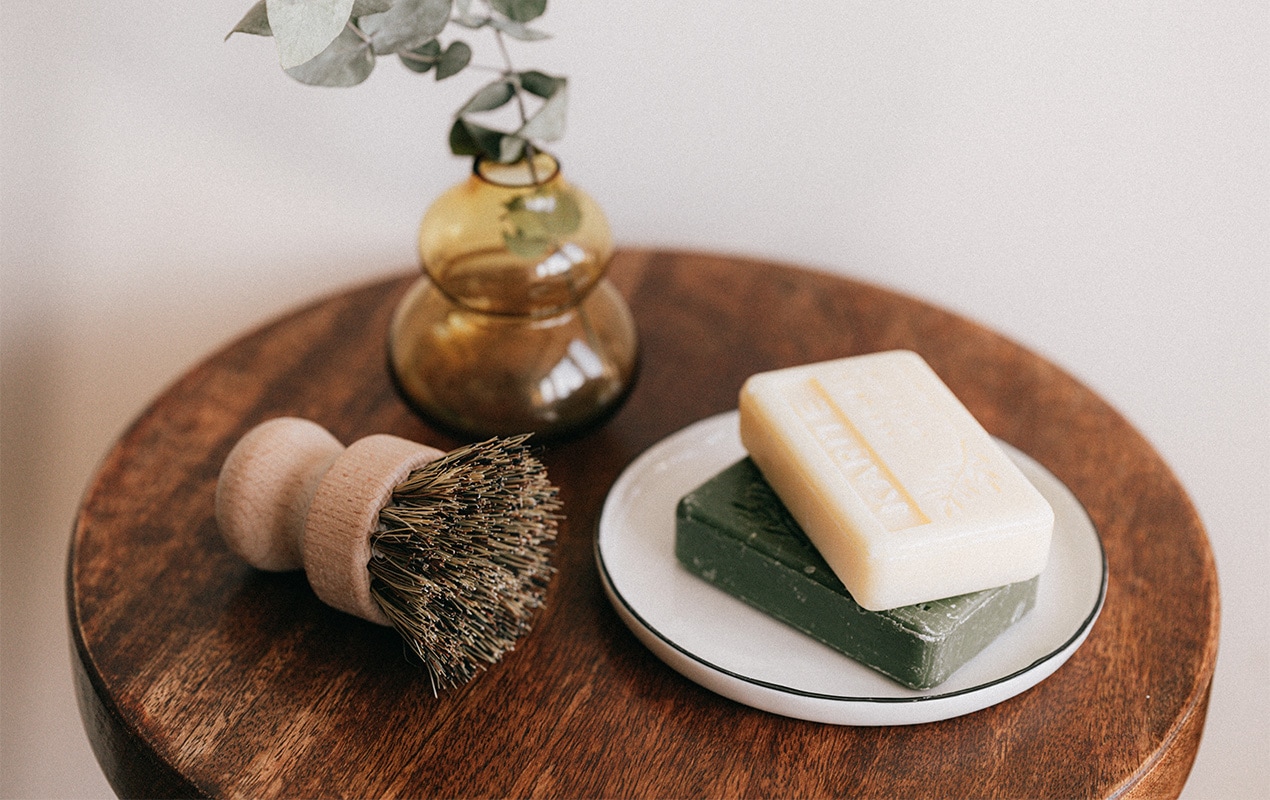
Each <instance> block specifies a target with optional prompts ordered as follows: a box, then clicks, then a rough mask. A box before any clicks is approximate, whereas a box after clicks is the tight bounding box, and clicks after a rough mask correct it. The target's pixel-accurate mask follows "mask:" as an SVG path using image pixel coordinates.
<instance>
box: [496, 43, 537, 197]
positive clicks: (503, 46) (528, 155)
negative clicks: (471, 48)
mask: <svg viewBox="0 0 1270 800" xmlns="http://www.w3.org/2000/svg"><path fill="white" fill-rule="evenodd" d="M494 41H496V42H497V43H498V50H499V52H500V53H502V54H503V63H504V64H506V65H507V69H506V71H505V72H504V73H503V74H504V75H505V76H506V77H507V79H508V80H509V81H511V84H512V94H513V96H514V97H515V98H516V110H517V112H519V114H520V124H521V127H524V126H525V125H526V124H528V123H529V110H528V109H526V108H525V97H524V94H523V92H524V89H522V88H521V85H520V76H519V75H518V74H517V73H516V68H515V67H514V66H513V65H512V57H511V53H510V52H508V50H507V41H506V40H505V39H504V38H503V32H502V31H500V30H495V31H494ZM536 150H537V149H536V148H535V147H534V145H533V142H530V141H528V140H526V141H525V164H527V165H528V167H529V179H530V180H531V181H533V183H534V186H541V185H542V181H541V180H539V178H538V168H537V167H536V166H535V165H534V155H535V154H536Z"/></svg>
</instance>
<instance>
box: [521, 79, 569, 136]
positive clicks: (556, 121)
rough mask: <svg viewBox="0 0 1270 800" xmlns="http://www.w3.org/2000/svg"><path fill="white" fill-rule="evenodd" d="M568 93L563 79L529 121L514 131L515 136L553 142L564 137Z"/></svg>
mask: <svg viewBox="0 0 1270 800" xmlns="http://www.w3.org/2000/svg"><path fill="white" fill-rule="evenodd" d="M568 97H569V93H568V91H567V90H566V84H565V81H564V80H563V79H561V80H559V82H558V83H557V84H556V88H555V91H553V92H552V93H551V96H550V97H548V98H547V99H546V101H545V102H543V104H542V105H541V106H539V107H538V110H537V111H536V112H534V115H533V116H532V117H530V118H529V121H528V122H526V123H525V124H524V125H522V126H521V128H520V130H518V131H516V135H517V136H521V137H523V138H525V139H530V140H540V141H544V142H554V141H557V140H559V139H560V137H562V136H564V125H565V117H566V110H567V108H568Z"/></svg>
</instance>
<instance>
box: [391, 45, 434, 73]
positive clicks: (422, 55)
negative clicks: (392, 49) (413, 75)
mask: <svg viewBox="0 0 1270 800" xmlns="http://www.w3.org/2000/svg"><path fill="white" fill-rule="evenodd" d="M397 57H398V58H400V59H401V63H402V64H405V65H406V68H407V69H411V70H414V71H415V72H427V71H428V70H430V69H432V68H433V67H434V66H436V65H437V62H438V61H439V60H440V59H441V43H440V42H438V41H437V40H436V39H433V40H431V41H428V42H424V43H423V45H422V46H420V47H416V48H415V49H413V50H401V51H399V52H398V53H397Z"/></svg>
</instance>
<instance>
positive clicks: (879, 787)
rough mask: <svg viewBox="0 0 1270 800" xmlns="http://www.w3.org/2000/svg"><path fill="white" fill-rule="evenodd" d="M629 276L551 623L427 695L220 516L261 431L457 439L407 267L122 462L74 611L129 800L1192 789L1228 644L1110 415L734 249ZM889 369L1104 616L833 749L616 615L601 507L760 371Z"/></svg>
mask: <svg viewBox="0 0 1270 800" xmlns="http://www.w3.org/2000/svg"><path fill="white" fill-rule="evenodd" d="M611 276H612V278H613V280H614V281H615V282H616V283H617V284H618V286H619V288H620V289H621V290H622V291H623V292H624V293H625V295H626V296H627V298H628V299H629V300H630V303H631V306H632V309H633V311H634V314H635V316H636V319H637V321H638V324H639V330H640V336H641V343H642V369H641V374H640V377H639V380H638V383H637V385H636V387H635V390H634V391H633V392H632V394H631V395H630V398H629V400H628V401H627V403H626V404H625V406H624V407H623V408H622V409H621V410H620V411H619V412H618V413H617V414H616V416H614V417H613V418H612V419H611V420H610V421H609V422H608V423H607V424H606V425H604V426H603V427H601V428H599V429H598V430H595V431H593V432H591V433H590V434H588V435H586V436H584V437H581V438H577V439H574V440H572V441H568V442H562V443H555V444H550V445H548V446H547V447H546V449H545V452H544V454H543V458H544V460H545V462H546V463H547V466H548V469H549V470H550V474H551V476H552V479H553V480H554V481H555V482H556V483H557V484H559V485H560V487H561V496H562V499H563V502H564V504H565V509H566V513H567V519H566V521H565V522H564V523H563V525H562V528H561V530H560V538H559V543H558V546H557V550H556V554H555V565H556V566H557V568H558V570H559V572H558V574H557V576H556V577H555V579H554V581H553V583H552V585H551V588H550V591H549V595H548V602H547V606H546V607H545V609H544V610H543V611H542V612H541V613H540V616H539V617H538V619H537V621H536V624H535V627H534V630H533V632H532V633H531V634H530V635H529V636H528V637H527V638H526V639H524V640H523V641H522V642H521V644H520V645H519V646H518V647H517V649H516V650H515V651H514V652H513V653H511V654H509V656H508V657H507V658H505V659H504V660H503V661H502V662H501V663H500V664H498V665H496V666H494V667H493V668H491V669H490V670H489V671H487V672H485V673H483V674H482V675H480V676H479V677H478V678H477V679H476V680H474V681H473V682H471V683H469V684H467V685H466V686H464V687H462V688H460V689H458V690H454V691H451V692H448V693H445V694H442V695H441V696H440V697H434V696H433V695H432V692H431V691H430V689H429V686H428V682H427V679H426V677H425V676H424V675H423V673H422V672H420V671H419V670H418V668H417V667H415V666H413V665H411V664H410V663H409V662H408V661H407V659H406V658H405V657H404V656H403V654H402V645H401V642H400V640H399V639H397V637H396V634H394V633H393V632H392V631H391V630H389V629H386V628H379V627H376V626H374V625H371V624H369V623H363V622H361V621H359V620H357V619H354V618H352V617H348V616H345V615H343V614H341V613H339V612H337V611H334V610H331V609H329V608H327V607H325V606H323V605H322V604H321V603H320V602H319V601H318V600H317V599H316V598H315V597H314V595H313V593H312V592H311V590H310V589H309V588H308V585H307V583H306V581H305V579H304V577H303V576H302V575H300V574H296V573H287V574H280V575H279V574H266V573H262V572H258V571H255V570H253V569H251V568H250V567H248V566H247V565H245V564H244V563H243V562H242V561H240V560H239V559H237V558H236V557H235V556H234V555H232V554H231V553H230V552H229V551H228V550H227V549H226V547H225V546H224V544H222V542H221V539H220V537H219V535H218V533H217V529H216V523H215V521H214V519H213V513H212V498H213V490H214V486H215V482H216V477H217V472H218V470H219V468H220V465H221V463H222V461H223V460H224V458H225V456H226V454H227V453H228V451H229V448H230V447H231V446H232V445H233V444H234V442H235V441H237V439H238V438H239V437H240V436H241V435H242V434H243V433H244V432H246V431H247V429H248V428H250V427H251V426H253V425H255V424H256V423H258V422H261V421H263V420H265V419H268V418H270V417H274V416H280V415H296V416H302V417H308V418H311V419H314V420H316V421H317V422H319V423H321V424H322V425H324V426H326V427H327V428H329V429H330V430H331V431H332V432H333V433H334V434H335V435H336V436H337V437H339V438H340V439H341V440H342V441H344V442H346V443H347V442H351V441H353V440H355V439H357V438H360V437H361V436H364V435H367V434H370V433H377V432H389V433H394V434H397V435H399V436H404V437H406V438H410V439H414V440H417V441H422V442H426V443H429V444H433V445H435V446H438V447H441V448H442V449H446V448H449V447H453V446H455V445H456V444H457V442H455V441H453V440H452V439H449V438H447V437H446V436H444V435H442V434H441V433H439V432H437V431H434V430H432V429H430V428H429V427H428V426H427V425H425V423H423V422H422V421H421V420H420V419H419V418H417V417H416V416H414V415H413V414H412V413H411V412H410V410H409V409H408V408H407V407H406V405H405V404H404V403H403V402H402V401H401V400H400V399H399V397H398V396H397V394H396V392H395V391H394V389H393V386H392V383H391V381H390V379H389V376H388V374H387V371H386V368H385V331H386V328H387V324H388V319H389V315H390V314H391V311H392V309H393V306H394V304H395V303H396V300H397V298H398V297H400V296H401V294H402V293H403V292H404V291H405V289H406V287H407V286H408V284H409V283H410V281H412V280H413V279H414V276H413V275H410V276H403V277H401V278H399V279H395V280H389V281H385V282H381V283H377V284H374V285H371V286H366V287H362V288H357V289H353V290H350V291H347V292H345V293H342V294H339V295H337V296H334V297H330V298H328V299H325V300H322V301H320V302H318V303H316V304H314V305H312V306H309V307H307V308H305V309H303V310H300V311H297V312H295V313H293V314H291V315H289V316H286V317H285V318H283V319H280V320H278V321H276V322H274V323H272V324H269V325H267V326H266V327H263V328H261V329H260V330H258V331H256V332H254V333H251V334H249V335H247V336H245V337H244V338H242V339H240V340H238V341H236V342H234V343H233V344H231V345H229V346H228V347H226V348H225V349H223V350H221V351H220V352H218V353H216V354H215V355H213V356H212V357H210V358H208V359H207V360H206V361H204V362H203V363H201V364H199V365H198V366H196V367H194V368H193V369H192V370H191V371H190V372H189V373H187V374H186V375H185V376H184V377H182V378H181V379H180V380H179V381H178V382H177V383H176V384H175V385H173V386H172V388H170V389H169V390H168V391H167V392H165V393H164V394H163V395H162V396H161V397H159V398H158V399H157V400H156V401H155V403H154V404H153V405H152V406H151V407H150V408H149V409H148V410H147V411H146V412H145V413H144V414H142V415H141V417H140V418H139V419H138V420H137V421H136V423H135V424H134V425H133V426H132V427H131V428H130V429H129V430H128V431H127V432H126V433H125V434H124V436H123V437H122V438H121V439H120V441H119V442H118V443H117V444H116V445H115V447H114V448H113V449H112V450H111V452H110V453H109V454H108V455H107V457H106V459H105V460H104V462H103V464H102V466H101V469H100V471H99V473H98V474H97V476H96V477H95V479H94V481H93V482H92V484H91V486H90V487H89V490H88V492H87V494H86V496H85V499H84V502H83V506H82V508H81V510H80V513H79V515H78V519H77V520H76V524H75V529H74V534H73V538H72V541H71V549H70V556H69V565H68V575H67V583H68V586H67V590H68V606H69V615H70V627H71V631H72V638H73V642H74V648H73V658H72V660H73V662H74V670H75V676H76V691H77V694H78V698H79V704H80V709H81V712H82V715H83V718H84V723H85V726H86V728H87V731H88V736H89V739H90V740H91V742H92V745H93V748H94V750H95V752H96V754H97V758H98V759H99V761H100V762H101V765H102V768H103V769H104V771H105V773H106V777H107V778H108V779H109V780H110V782H111V784H112V786H114V788H115V789H116V790H117V791H118V792H119V793H120V794H122V795H129V796H147V795H148V796H183V795H210V796H239V797H243V796H247V797H266V796H283V797H301V796H303V797H327V796H342V797H396V796H411V797H415V796H434V795H439V796H447V797H452V796H465V797H483V796H491V797H512V796H563V797H600V796H603V797H626V796H632V797H654V796H656V797H723V796H729V797H730V796H799V797H811V796H815V797H822V796H851V797H926V796H930V797H1031V798H1039V797H1063V798H1070V797H1094V796H1096V797H1116V796H1144V797H1145V796H1149V797H1156V796H1173V795H1176V794H1177V793H1178V792H1179V791H1180V790H1181V787H1182V784H1183V783H1184V781H1185V779H1186V776H1187V774H1188V772H1189V770H1190V766H1191V763H1192V761H1193V759H1194V756H1195V751H1196V749H1197V747H1198V744H1199V740H1200V734H1201V731H1202V729H1203V725H1204V716H1205V712H1206V708H1207V702H1208V693H1209V686H1210V682H1211V679H1212V675H1213V665H1214V661H1215V656H1216V649H1217V632H1218V616H1219V610H1218V608H1219V607H1218V590H1217V576H1216V571H1215V568H1214V564H1213V557H1212V553H1211V551H1210V549H1209V545H1208V541H1207V539H1206V537H1205V534H1204V530H1203V528H1202V526H1201V524H1200V521H1199V519H1198V517H1197V515H1196V513H1195V510H1194V509H1193V508H1192V506H1191V504H1190V502H1189V500H1188V499H1187V497H1186V494H1185V492H1184V490H1183V489H1182V487H1181V486H1180V485H1179V484H1178V482H1177V480H1176V479H1175V478H1174V477H1173V475H1172V474H1171V473H1170V471H1169V469H1168V467H1167V466H1166V465H1165V464H1164V462H1163V461H1162V460H1161V459H1160V457H1159V456H1158V455H1157V454H1156V453H1155V452H1154V451H1153V450H1152V448H1151V447H1150V445H1149V444H1148V443H1147V442H1146V441H1145V440H1144V439H1143V438H1142V436H1141V435H1139V433H1138V432H1137V431H1136V430H1134V429H1133V427H1131V426H1130V425H1129V423H1127V422H1126V421H1125V420H1124V419H1123V418H1122V417H1121V416H1120V415H1119V414H1117V413H1116V412H1115V411H1114V410H1113V409H1112V408H1110V407H1109V406H1108V405H1107V404H1106V403H1105V402H1104V401H1102V400H1101V399H1099V398H1098V397H1097V396H1096V395H1095V394H1094V393H1093V392H1091V391H1090V390H1089V389H1087V388H1085V387H1084V386H1082V385H1081V384H1080V383H1078V382H1077V381H1075V380H1073V379H1072V378H1071V377H1070V376H1068V375H1067V374H1065V373H1064V372H1062V371H1061V370H1060V369H1058V368H1057V367H1055V366H1053V365H1051V364H1049V363H1047V362H1046V361H1044V360H1043V359H1041V358H1039V357H1037V356H1036V355H1034V354H1032V353H1030V352H1028V351H1027V350H1025V349H1023V348H1021V347H1019V346H1017V345H1016V344H1013V343H1012V342H1010V341H1008V340H1006V339H1004V338H1002V337H1001V336H999V335H997V334H995V333H993V332H991V331H988V330H986V329H984V328H983V327H980V326H978V325H976V324H974V323H972V322H969V321H967V320H965V319H962V318H959V317H957V316H955V315H953V314H950V313H948V312H945V311H942V310H940V309H938V308H934V307H932V306H930V305H927V304H924V303H922V302H918V301H916V300H914V299H911V298H908V297H904V296H901V295H898V294H896V293H893V292H890V291H886V290H883V289H880V288H877V287H874V286H871V285H868V284H864V283H860V282H856V281H852V280H848V279H844V278H841V277H836V276H830V275H826V274H820V273H816V272H810V271H805V270H801V269H796V268H791V267H787V266H782V265H778V264H771V263H763V262H758V261H754V260H747V259H742V258H731V257H722V256H714V255H704V254H692V253H682V252H668V251H648V250H643V251H641V250H628V251H623V252H621V253H619V255H618V256H617V257H616V258H615V260H614V263H613V267H612V273H611ZM891 348H909V349H912V350H916V351H918V352H919V353H921V354H922V355H923V356H924V357H925V358H926V360H927V361H928V362H930V364H931V365H932V366H933V367H934V369H935V370H936V372H938V373H939V374H940V376H941V377H942V378H943V379H944V380H945V381H946V382H947V383H948V384H949V386H950V387H951V388H952V389H953V391H954V392H955V393H956V394H957V395H958V396H959V397H960V398H961V399H962V401H963V402H964V403H965V404H966V405H967V406H968V407H969V409H970V410H971V411H972V412H973V413H974V414H975V415H976V416H977V417H978V419H979V420H980V421H981V422H982V423H983V424H984V426H985V427H986V428H987V429H988V430H989V431H990V432H991V433H993V434H994V435H996V436H998V437H1000V438H1002V439H1004V440H1006V441H1008V442H1010V443H1011V444H1013V445H1014V446H1016V447H1018V448H1019V449H1021V450H1022V451H1024V452H1025V453H1028V454H1030V455H1031V456H1032V457H1034V458H1035V459H1037V460H1038V461H1039V462H1041V463H1042V464H1043V465H1044V466H1045V467H1047V468H1048V469H1049V470H1050V471H1051V472H1052V473H1054V474H1055V475H1056V476H1057V477H1058V478H1059V479H1060V480H1062V481H1063V482H1064V483H1065V484H1066V485H1067V486H1068V487H1069V488H1070V489H1071V490H1072V491H1073V492H1074V493H1075V495H1076V497H1077V498H1078V499H1079V500H1080V502H1081V503H1082V504H1083V505H1084V506H1085V508H1086V510H1087V511H1088V512H1089V515H1090V517H1091V519H1092V520H1093V522H1094V525H1095V526H1096V528H1097V530H1098V531H1099V533H1100V535H1101V537H1102V540H1103V543H1104V546H1105V549H1106V553H1107V558H1108V563H1109V571H1110V580H1109V586H1108V590H1107V599H1106V606H1105V608H1104V610H1103V612H1102V615H1101V617H1100V618H1099V620H1098V622H1097V624H1096V625H1095V627H1094V629H1093V632H1092V633H1091V635H1090V636H1089V638H1088V640H1087V641H1086V642H1085V644H1084V645H1083V646H1082V647H1081V648H1080V649H1079V650H1078V651H1077V652H1076V653H1075V655H1074V656H1073V657H1072V658H1071V660H1070V661H1068V662H1067V663H1066V664H1065V665H1064V666H1063V667H1061V668H1060V669H1059V670H1058V671H1057V672H1056V673H1055V674H1054V675H1053V676H1051V677H1050V678H1048V679H1046V680H1045V681H1043V682H1042V683H1041V684H1039V685H1038V686H1036V687H1035V688H1033V689H1031V690H1028V691H1026V692H1024V693H1022V694H1021V695H1019V696H1017V697H1014V698H1012V699H1010V700H1007V701H1005V702H1003V703H1000V704H999V705H996V706H993V707H991V708H988V709H986V710H983V711H979V712H976V713H973V714H969V715H967V716H963V717H958V718H955V719H951V720H948V721H944V722H937V723H930V724H923V725H913V726H903V727H865V728H856V727H841V726H831V725H823V724H815V723H810V722H803V721H799V720H794V719H787V718H784V717H780V716H776V715H772V714H768V713H764V712H761V711H756V710H753V709H751V708H748V707H746V706H743V705H739V704H737V703H735V702H732V701H730V700H727V699H724V698H722V697H720V696H717V695H715V694H712V693H710V692H709V691H707V690H705V689H703V688H701V687H699V686H698V685H696V684H694V683H692V682H690V681H688V680H687V679H685V678H683V677H681V676H680V675H679V674H678V673H676V672H674V671H672V670H671V669H669V668H668V667H666V666H665V665H664V664H663V663H662V662H661V661H659V660H658V659H657V658H655V657H654V656H653V655H652V654H651V653H650V652H649V651H648V650H646V649H645V648H644V647H643V646H641V645H640V644H639V642H638V641H637V640H636V638H635V637H634V636H633V635H632V634H631V633H630V632H629V631H628V630H627V629H626V628H625V627H623V625H622V624H621V623H620V622H619V620H618V617H617V615H616V613H615V611H614V610H613V608H612V607H611V606H610V605H609V603H608V601H607V600H606V598H605V596H604V593H603V590H602V588H601V582H600V578H599V575H598V574H597V569H596V565H595V562H594V557H593V553H592V543H593V539H594V536H595V531H596V522H597V518H598V516H599V512H600V508H601V505H602V504H603V501H604V499H605V495H606V492H607V491H608V489H609V487H610V485H611V484H612V483H613V481H614V480H615V478H616V477H617V476H618V474H619V473H620V472H621V470H622V469H623V467H624V466H626V465H627V464H628V463H630V462H631V460H632V459H634V458H635V457H636V456H637V455H639V454H640V453H641V452H642V451H643V450H644V449H646V448H647V447H649V446H650V445H652V444H654V443H655V442H657V441H658V440H660V439H661V438H663V437H664V436H666V435H668V434H670V433H672V432H674V431H676V430H678V429H680V428H682V427H684V426H685V425H688V424H689V423H692V422H694V421H696V420H699V419H702V418H704V417H706V416H709V415H711V414H715V413H717V412H720V411H725V410H728V409H731V408H734V407H735V405H736V398H737V392H738V390H739V388H740V386H741V383H742V381H743V380H744V379H745V378H746V377H747V376H748V375H750V374H752V373H754V372H758V371H762V370H768V369H773V368H776V367H782V366H788V365H792V364H797V363H805V362H812V361H819V360H824V359H829V358H836V357H841V356H845V355H852V354H856V353H863V352H869V351H875V350H884V349H891Z"/></svg>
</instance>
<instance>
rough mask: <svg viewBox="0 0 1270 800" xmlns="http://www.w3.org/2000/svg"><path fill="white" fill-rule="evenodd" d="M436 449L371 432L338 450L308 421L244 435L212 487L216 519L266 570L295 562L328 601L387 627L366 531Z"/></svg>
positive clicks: (291, 420)
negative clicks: (370, 568)
mask: <svg viewBox="0 0 1270 800" xmlns="http://www.w3.org/2000/svg"><path fill="white" fill-rule="evenodd" d="M443 454H444V453H443V451H441V450H437V449H436V448H433V447H428V446H427V445H422V444H419V443H417V442H412V441H409V440H407V439H402V438H399V437H396V436H388V435H386V434H375V435H373V436H367V437H366V438H364V439H359V440H357V441H356V442H354V443H353V444H352V445H350V446H349V447H348V448H345V447H344V446H343V445H341V444H340V442H339V440H338V439H336V438H335V437H334V436H332V435H331V434H330V433H329V432H328V431H327V430H326V429H325V428H323V427H322V426H320V425H318V424H317V423H315V422H311V421H309V420H304V419H298V418H295V417H279V418H277V419H272V420H269V421H268V422H264V423H261V424H260V425H257V426H256V427H255V428H252V429H251V430H250V431H248V432H247V434H246V435H245V436H243V438H242V439H240V440H239V441H238V443H237V444H236V445H235V446H234V448H233V449H232V450H231V451H230V453H229V456H228V457H227V458H226V459H225V463H224V465H223V466H222V467H221V472H220V478H219V480H218V481H217V484H216V523H217V526H218V527H219V528H220V532H221V536H222V537H224V539H225V542H226V543H227V544H228V545H229V547H230V549H232V550H233V551H234V552H235V553H237V554H238V555H239V556H241V557H242V558H243V559H244V560H245V561H247V563H249V564H251V565H252V566H255V567H258V568H260V569H265V570H274V571H279V570H292V569H300V568H303V569H304V571H305V572H306V573H307V575H308V579H309V584H310V585H311V586H312V587H313V591H314V592H315V593H316V594H317V596H318V597H319V598H320V599H321V600H322V602H324V603H326V604H327V605H330V606H333V607H335V608H337V609H339V610H341V611H345V612H348V613H349V614H354V615H356V616H358V617H361V618H362V619H366V620H369V621H371V622H376V623H378V624H380V625H387V624H388V619H387V617H385V616H384V615H383V612H381V611H380V609H379V606H378V605H377V604H376V603H375V601H374V599H373V598H372V597H371V594H370V576H369V573H367V571H366V564H367V562H369V561H370V558H371V553H370V534H371V532H372V531H374V530H375V527H376V525H377V524H378V516H379V512H380V510H381V509H383V508H384V506H386V505H387V504H388V503H389V501H390V500H391V499H392V492H393V489H394V488H395V487H396V486H397V485H398V484H400V483H401V482H402V480H404V479H405V478H406V476H407V475H409V474H410V472H411V471H412V470H414V469H417V468H418V467H421V466H423V465H424V464H427V463H428V462H429V461H432V460H434V459H436V458H438V457H440V456H441V455H443Z"/></svg>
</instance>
